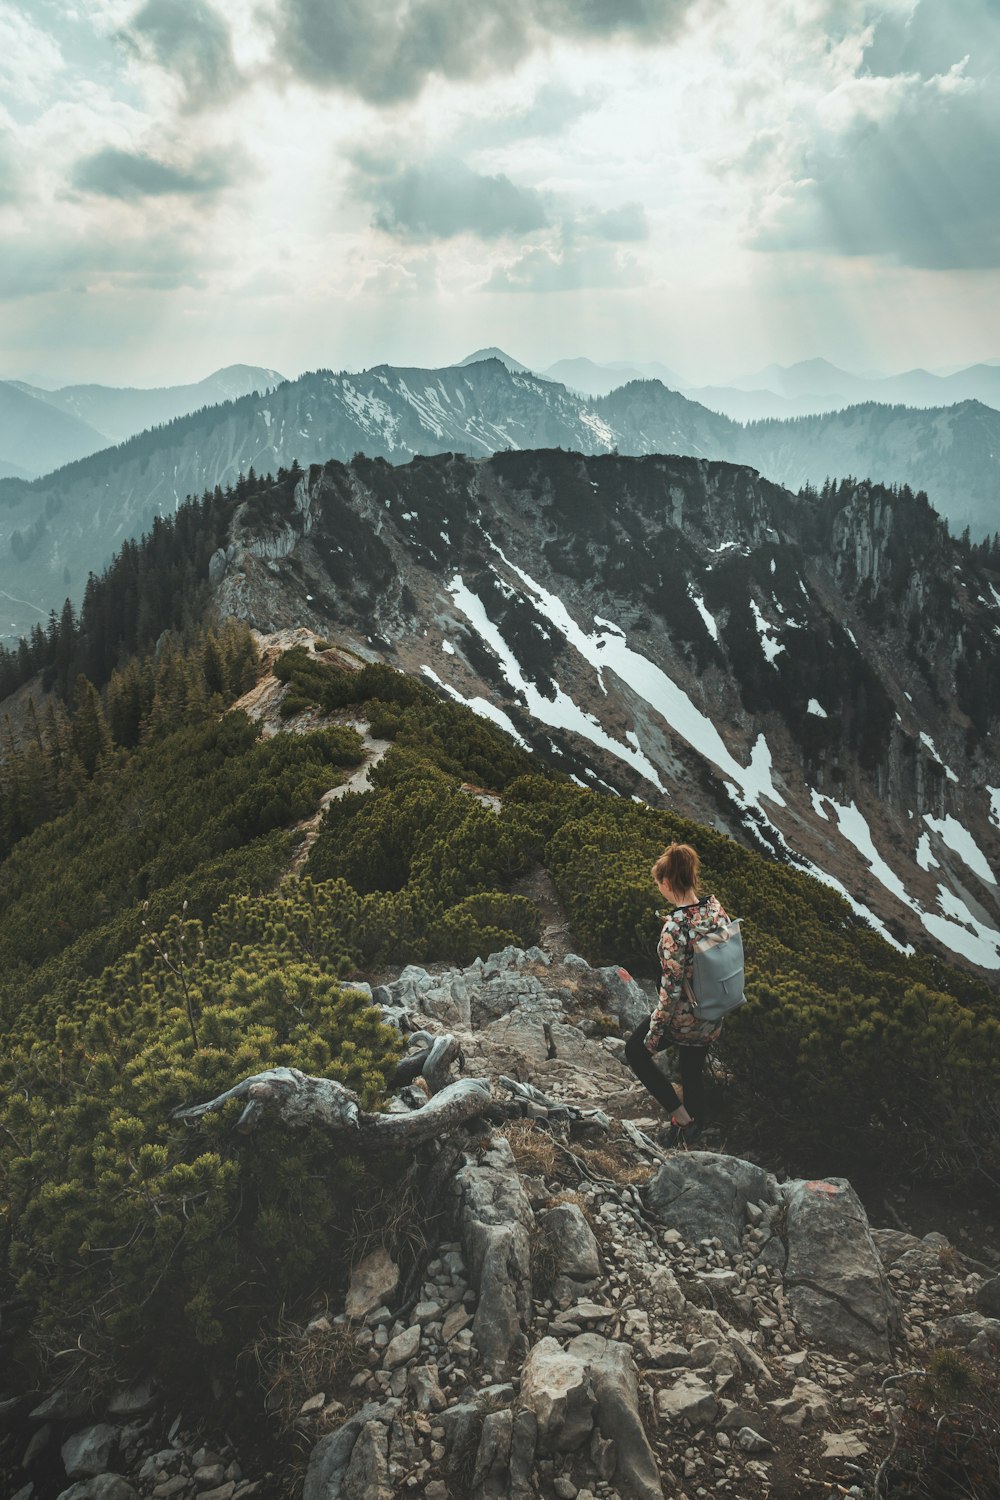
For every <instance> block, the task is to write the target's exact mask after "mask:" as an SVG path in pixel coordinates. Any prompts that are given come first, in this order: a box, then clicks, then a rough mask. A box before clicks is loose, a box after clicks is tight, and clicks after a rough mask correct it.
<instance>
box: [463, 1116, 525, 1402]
mask: <svg viewBox="0 0 1000 1500" xmlns="http://www.w3.org/2000/svg"><path fill="white" fill-rule="evenodd" d="M455 1189H456V1192H457V1194H458V1196H459V1199H460V1208H459V1220H460V1223H461V1228H462V1239H463V1242H464V1244H465V1247H466V1254H467V1257H468V1261H469V1266H470V1268H471V1270H472V1279H473V1284H474V1285H475V1287H476V1290H477V1292H478V1294H479V1305H478V1307H477V1309H476V1316H475V1319H474V1322H473V1332H474V1335H475V1340H476V1344H477V1346H478V1348H479V1351H480V1353H481V1354H482V1357H483V1362H484V1364H485V1365H486V1367H487V1369H489V1370H492V1371H494V1372H495V1373H500V1372H501V1371H502V1370H503V1369H504V1368H505V1366H506V1365H507V1363H508V1361H509V1360H511V1359H514V1358H520V1357H521V1356H522V1355H523V1354H524V1351H525V1348H526V1337H525V1334H526V1329H527V1326H528V1321H529V1318H530V1313H531V1248H530V1241H529V1232H530V1230H531V1228H532V1225H533V1223H534V1214H533V1213H532V1211H531V1204H530V1203H529V1202H528V1199H527V1197H526V1196H525V1192H524V1189H523V1188H522V1186H521V1180H520V1178H519V1177H518V1175H517V1170H516V1167H515V1165H514V1158H513V1156H512V1155H511V1150H510V1146H509V1145H508V1143H507V1142H506V1141H505V1140H504V1139H503V1138H502V1137H501V1138H499V1139H495V1140H494V1141H493V1143H492V1144H491V1147H490V1149H489V1151H487V1152H486V1153H484V1155H483V1156H482V1159H481V1160H480V1161H478V1162H476V1163H475V1164H468V1165H466V1166H464V1167H462V1168H461V1169H460V1171H459V1172H458V1173H457V1174H456V1177H455Z"/></svg>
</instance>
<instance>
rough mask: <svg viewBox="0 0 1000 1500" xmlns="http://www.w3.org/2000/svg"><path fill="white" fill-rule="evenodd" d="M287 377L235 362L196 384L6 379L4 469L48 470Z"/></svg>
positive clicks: (0, 439) (1, 387) (1, 414)
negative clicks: (43, 383) (44, 384)
mask: <svg viewBox="0 0 1000 1500" xmlns="http://www.w3.org/2000/svg"><path fill="white" fill-rule="evenodd" d="M283 379H284V376H283V375H279V374H278V372H277V371H276V370H263V369H259V368H258V367H256V366H254V365H228V366H227V367H226V368H225V369H222V370H216V371H215V373H214V374H212V375H209V376H207V377H206V378H205V379H204V380H199V381H197V382H195V383H194V384H191V385H174V386H161V387H158V388H153V389H150V390H144V389H134V388H124V389H123V388H119V387H115V386H107V385H67V386H62V387H61V388H60V389H58V390H51V391H50V390H43V389H41V388H40V387H39V386H33V385H28V384H26V383H25V382H24V381H20V380H7V381H0V475H3V474H4V473H5V472H6V474H8V475H9V474H11V473H12V472H13V473H14V474H16V475H18V476H20V477H22V478H33V477H35V476H36V475H38V474H47V473H49V472H50V471H51V470H52V469H57V468H60V467H61V466H62V465H63V464H67V463H71V462H72V461H73V460H74V459H76V458H84V457H86V455H87V454H89V453H96V452H98V451H99V450H100V449H102V448H107V447H109V446H110V445H111V444H113V443H121V442H124V441H125V439H126V438H130V437H133V436H134V435H135V434H136V433H137V432H144V431H145V430H146V429H147V428H150V427H158V426H160V425H161V424H162V423H164V422H171V421H173V419H174V418H175V417H182V416H186V415H187V414H188V412H192V411H198V410H199V409H200V408H201V407H203V406H217V405H218V404H219V403H220V402H223V401H232V400H234V399H235V398H236V397H237V396H244V395H247V394H249V393H250V392H251V391H269V390H272V389H273V388H274V386H276V385H280V383H281V382H282V380H283Z"/></svg>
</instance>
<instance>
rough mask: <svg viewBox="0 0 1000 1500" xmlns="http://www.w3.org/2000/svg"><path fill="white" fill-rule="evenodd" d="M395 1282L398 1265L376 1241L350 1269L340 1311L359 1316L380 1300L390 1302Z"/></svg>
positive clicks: (373, 1307)
mask: <svg viewBox="0 0 1000 1500" xmlns="http://www.w3.org/2000/svg"><path fill="white" fill-rule="evenodd" d="M398 1286H399V1267H398V1266H397V1265H396V1263H395V1261H394V1260H393V1258H392V1256H391V1255H390V1254H389V1252H388V1250H385V1249H383V1248H382V1246H381V1245H380V1246H379V1247H378V1248H377V1249H376V1250H372V1251H371V1253H370V1254H368V1255H366V1256H365V1257H364V1259H363V1260H360V1261H359V1262H358V1264H357V1265H356V1266H355V1267H354V1270H353V1271H352V1272H351V1284H350V1286H349V1287H348V1289H347V1301H346V1302H345V1304H344V1311H345V1312H346V1314H347V1316H348V1317H349V1318H363V1317H364V1316H365V1314H366V1313H370V1312H373V1311H374V1310H375V1308H376V1307H381V1306H382V1304H383V1303H384V1302H390V1301H391V1300H392V1298H393V1297H394V1296H395V1295H396V1288H397V1287H398Z"/></svg>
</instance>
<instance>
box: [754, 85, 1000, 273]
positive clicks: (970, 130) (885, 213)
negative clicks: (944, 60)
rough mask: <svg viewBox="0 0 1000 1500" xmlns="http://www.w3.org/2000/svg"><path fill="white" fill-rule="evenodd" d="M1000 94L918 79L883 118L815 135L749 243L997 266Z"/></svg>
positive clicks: (928, 263)
mask: <svg viewBox="0 0 1000 1500" xmlns="http://www.w3.org/2000/svg"><path fill="white" fill-rule="evenodd" d="M998 137H1000V99H998V98H997V97H996V94H995V92H994V91H993V90H987V88H986V87H985V85H981V84H976V85H974V86H973V87H972V88H971V89H970V90H969V91H968V92H964V91H958V90H956V89H954V88H949V87H948V78H947V77H946V78H945V79H943V80H942V79H939V80H932V81H931V82H929V83H924V82H919V83H918V85H917V86H916V87H915V88H914V89H912V90H911V91H910V92H909V93H908V95H907V97H906V98H905V100H904V101H903V102H902V103H901V105H900V106H899V108H898V109H897V110H896V112H895V113H894V114H893V115H892V116H891V117H890V118H888V119H883V120H874V121H871V120H860V121H858V122H856V123H855V124H854V125H853V126H852V127H851V128H850V129H849V130H848V131H847V132H846V133H845V135H843V136H842V137H841V138H840V139H838V140H837V141H836V142H833V143H831V142H825V141H824V142H820V143H817V144H816V145H814V146H813V147H812V148H811V149H810V150H808V151H807V152H806V153H805V155H804V157H803V159H802V162H801V172H802V177H801V178H800V179H799V181H798V182H796V183H795V184H794V185H791V186H790V187H789V188H788V189H787V190H786V192H785V193H784V194H783V195H782V197H781V198H779V199H778V201H777V203H776V205H775V206H774V208H773V210H772V212H771V213H770V214H769V215H767V216H765V218H764V220H763V221H762V224H761V227H760V229H759V232H758V234H757V236H756V239H755V241H754V243H755V245H756V247H757V248H758V249H767V250H774V249H778V250H782V249H793V250H794V249H818V250H830V251H835V252H839V253H840V254H843V255H849V256H858V255H885V256H891V257H893V258H895V259H896V260H898V261H899V262H901V263H902V264H904V265H908V266H913V267H917V268H924V269H934V270H969V269H981V268H985V267H989V268H994V269H995V268H998V267H1000V199H998V195H997V189H996V182H997V159H996V145H995V143H996V141H997V139H998Z"/></svg>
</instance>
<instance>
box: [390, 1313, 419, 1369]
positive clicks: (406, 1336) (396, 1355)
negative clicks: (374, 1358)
mask: <svg viewBox="0 0 1000 1500" xmlns="http://www.w3.org/2000/svg"><path fill="white" fill-rule="evenodd" d="M419 1349H420V1324H419V1323H411V1324H410V1326H409V1328H404V1329H403V1332H402V1333H397V1335H396V1337H395V1338H394V1339H393V1340H392V1342H391V1343H390V1344H389V1346H388V1348H387V1349H386V1351H385V1354H384V1355H383V1356H382V1368H383V1369H384V1370H395V1369H396V1368H397V1366H398V1365H405V1364H406V1363H407V1362H408V1361H409V1360H411V1359H413V1358H415V1356H416V1354H417V1352H418V1350H419Z"/></svg>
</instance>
